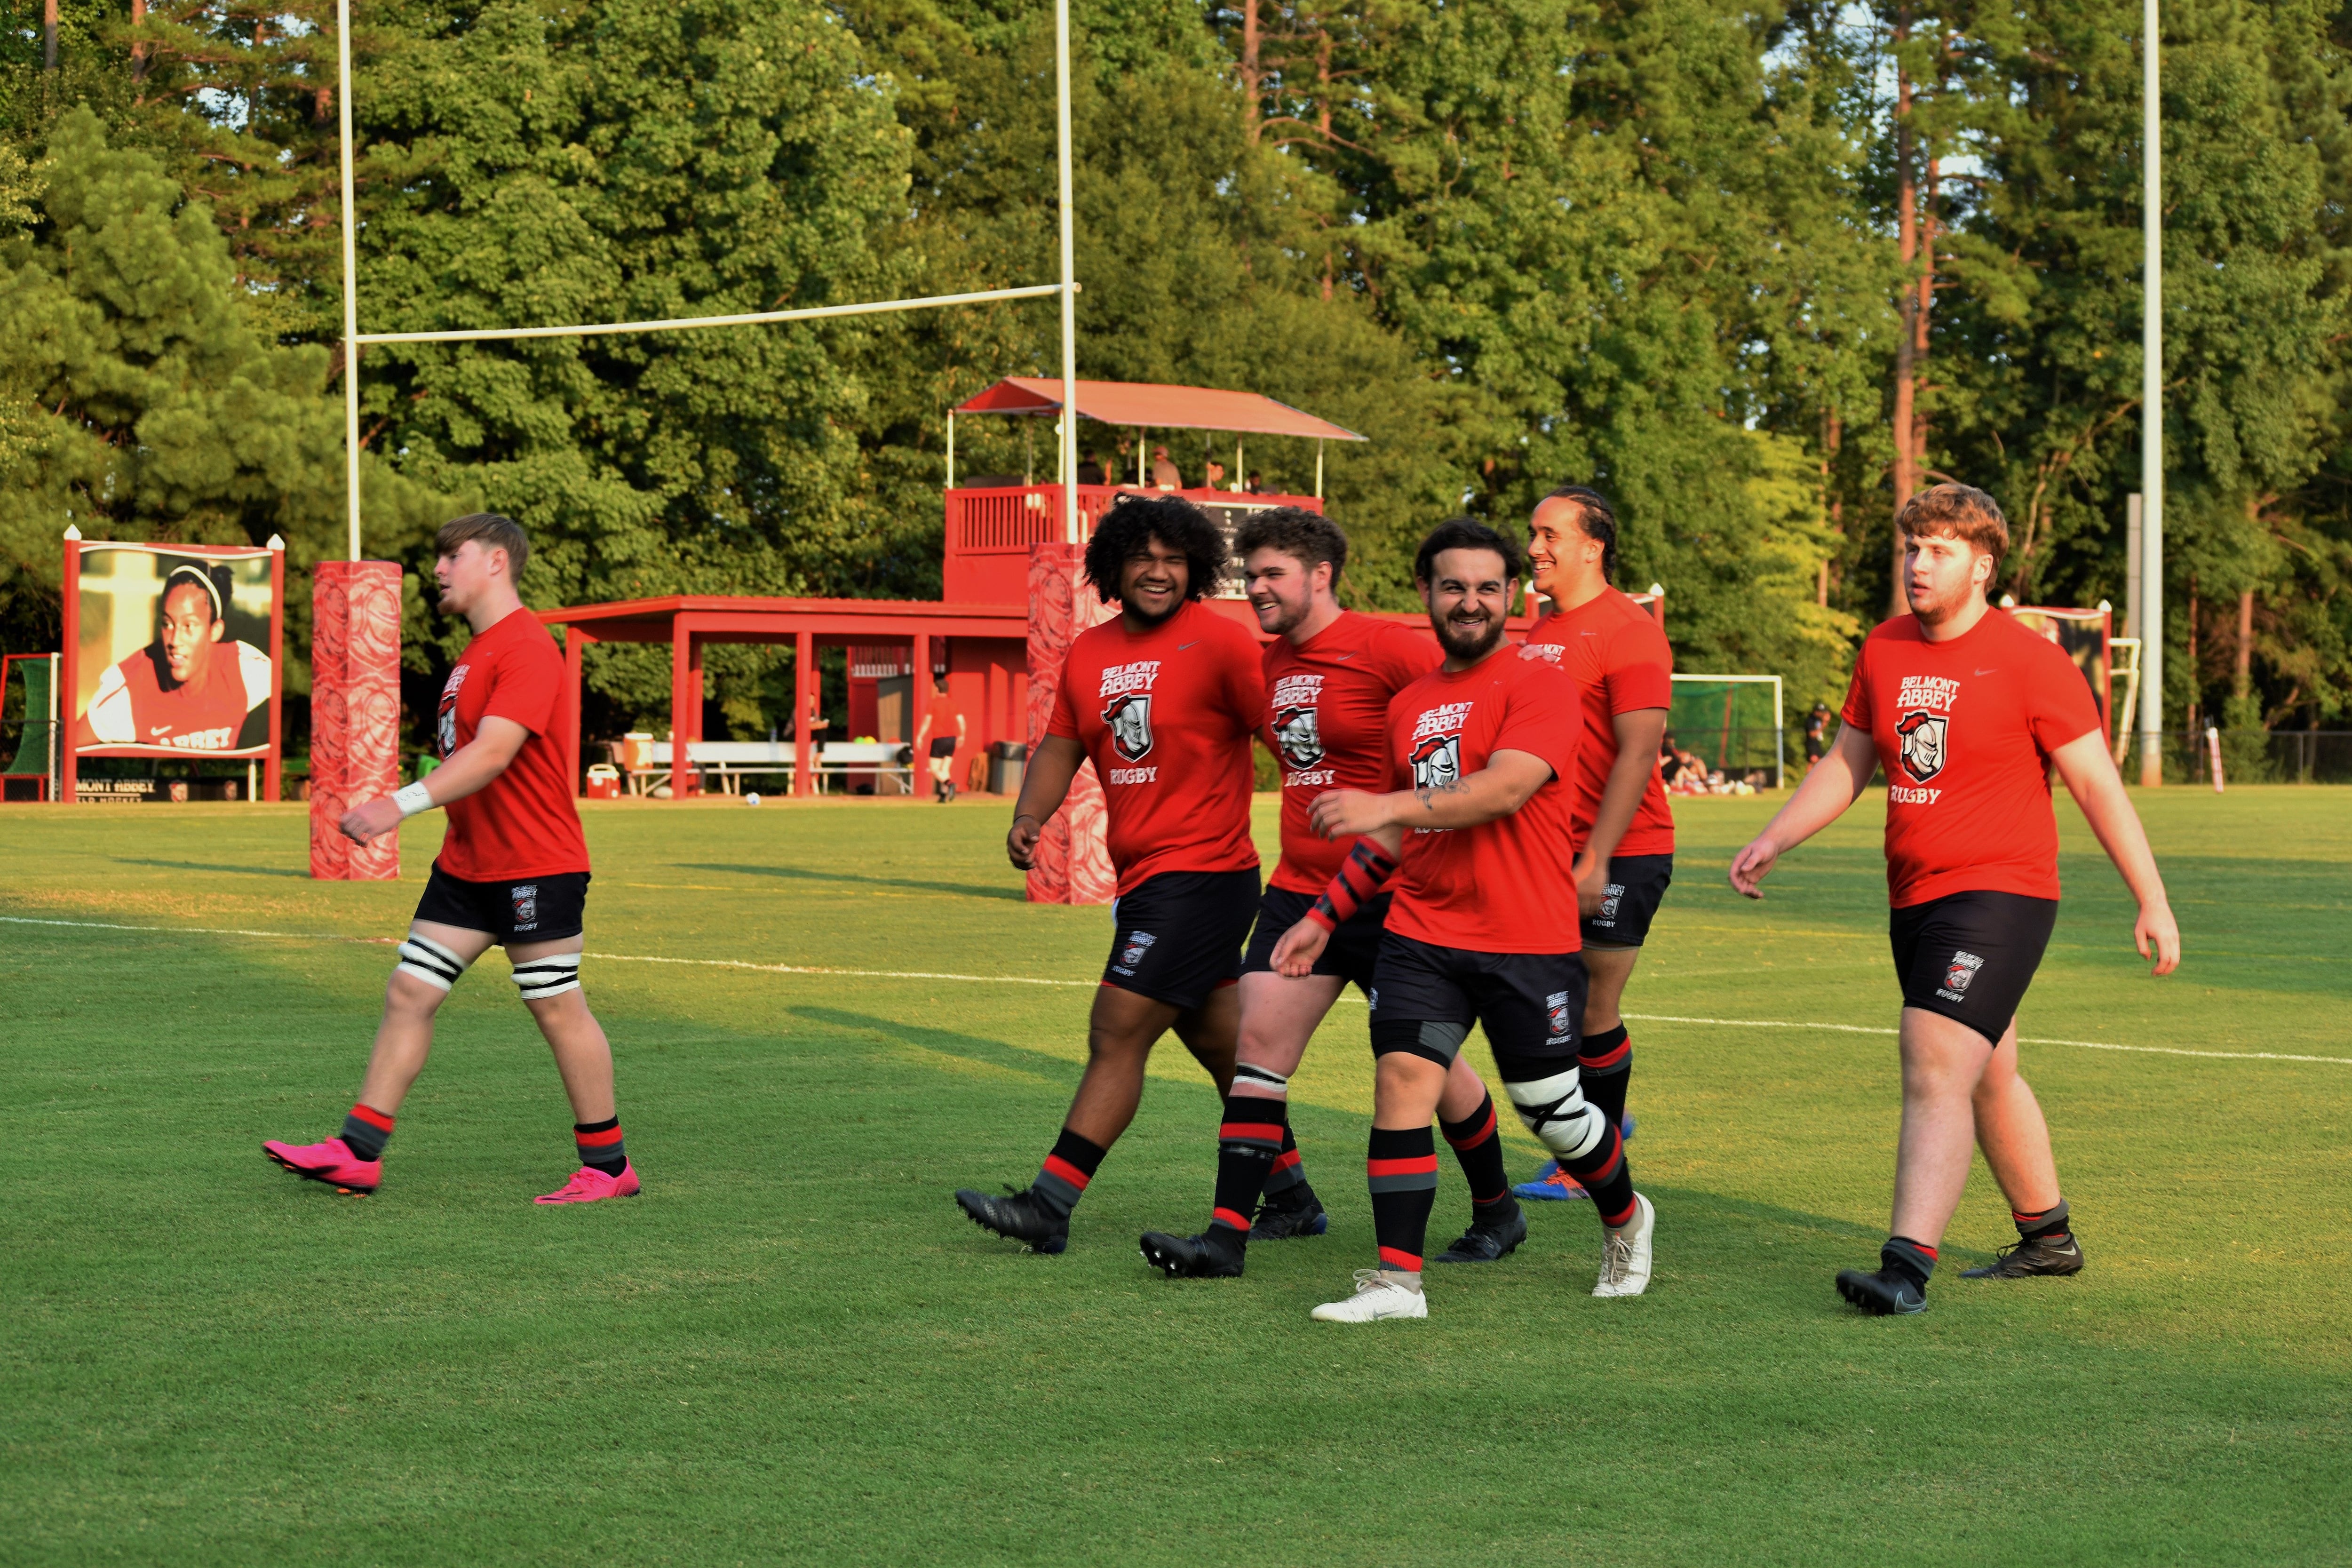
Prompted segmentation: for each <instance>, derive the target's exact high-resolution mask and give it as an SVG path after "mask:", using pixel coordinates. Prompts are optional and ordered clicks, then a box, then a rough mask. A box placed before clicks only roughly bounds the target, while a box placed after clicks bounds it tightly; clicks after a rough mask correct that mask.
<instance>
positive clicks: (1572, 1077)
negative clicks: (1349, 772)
mask: <svg viewBox="0 0 2352 1568" xmlns="http://www.w3.org/2000/svg"><path fill="white" fill-rule="evenodd" d="M1518 574H1519V563H1518V550H1517V547H1516V546H1515V545H1513V544H1512V543H1511V542H1510V541H1509V540H1507V539H1505V538H1504V537H1503V536H1502V535H1501V534H1499V533H1496V531H1494V530H1493V529H1491V528H1488V527H1486V525H1485V524H1484V523H1479V522H1473V521H1469V520H1468V519H1466V518H1457V519H1455V520H1454V521H1451V522H1447V523H1443V524H1441V525H1440V526H1439V527H1438V529H1437V531H1435V532H1433V533H1432V534H1431V535H1430V536H1429V538H1428V539H1427V540H1425V541H1423V544H1422V547H1421V551H1420V552H1419V554H1418V556H1417V557H1416V559H1415V561H1414V563H1413V576H1414V578H1415V579H1416V581H1417V582H1418V584H1419V585H1420V587H1421V592H1422V595H1423V600H1424V602H1426V604H1427V605H1428V606H1429V620H1430V625H1431V626H1432V627H1433V629H1434V630H1435V631H1436V633H1437V640H1438V643H1439V646H1440V647H1443V648H1444V651H1445V662H1444V664H1443V665H1442V666H1441V667H1440V668H1438V669H1437V670H1435V671H1434V672H1433V673H1431V674H1429V675H1426V676H1423V678H1422V679H1419V680H1416V681H1414V682H1413V683H1412V685H1411V686H1408V687H1406V688H1405V689H1403V690H1402V691H1400V692H1399V693H1397V695H1396V698H1395V700H1393V701H1391V703H1390V704H1389V722H1388V730H1389V743H1390V752H1389V754H1390V758H1391V765H1392V768H1393V770H1394V772H1393V774H1392V780H1393V782H1397V783H1409V786H1410V787H1407V788H1404V789H1401V790H1397V791H1394V792H1392V793H1389V794H1381V795H1375V794H1370V793H1368V792H1366V791H1362V790H1347V789H1342V790H1333V791H1330V792H1329V793H1328V794H1326V795H1322V796H1320V797H1318V799H1317V800H1316V802H1315V805H1314V807H1313V809H1312V810H1311V811H1310V813H1309V820H1310V822H1311V823H1312V824H1313V826H1314V827H1315V829H1316V831H1318V833H1321V834H1323V835H1324V836H1326V837H1332V838H1339V837H1348V836H1360V843H1359V844H1358V846H1357V848H1356V850H1355V851H1353V852H1352V854H1351V859H1352V860H1355V861H1356V862H1357V864H1359V865H1365V864H1366V861H1367V860H1368V859H1369V860H1370V861H1371V863H1370V866H1369V869H1370V870H1371V871H1372V872H1373V873H1374V874H1375V879H1376V880H1379V879H1382V878H1381V872H1382V871H1383V870H1384V869H1387V870H1392V871H1393V875H1394V880H1395V888H1396V891H1395V895H1394V899H1393V901H1392V903H1391V907H1390V910H1389V918H1388V929H1387V931H1385V932H1384V933H1383V934H1382V936H1381V949H1380V957H1379V960H1378V962H1377V963H1376V964H1375V966H1374V971H1373V976H1372V993H1371V1003H1372V1007H1371V1019H1372V1021H1371V1035H1372V1055H1373V1058H1374V1059H1375V1061H1376V1062H1377V1064H1378V1067H1377V1069H1376V1077H1375V1079H1374V1089H1373V1096H1374V1110H1373V1115H1372V1133H1371V1140H1370V1148H1369V1150H1368V1151H1367V1157H1366V1161H1365V1173H1366V1175H1367V1177H1368V1178H1369V1180H1370V1186H1371V1193H1372V1225H1373V1228H1374V1230H1375V1231H1376V1233H1377V1236H1378V1240H1379V1245H1380V1255H1379V1266H1378V1267H1377V1268H1366V1269H1360V1270H1358V1272H1357V1275H1356V1293H1355V1294H1354V1295H1353V1296H1352V1297H1349V1298H1348V1299H1346V1300H1339V1301H1328V1302H1326V1303H1324V1304H1323V1305H1322V1306H1319V1307H1318V1308H1316V1309H1315V1311H1314V1314H1313V1315H1314V1316H1315V1317H1316V1318H1317V1319H1318V1320H1320V1321H1325V1322H1340V1323H1368V1322H1373V1321H1378V1320H1381V1319H1384V1318H1425V1317H1427V1316H1428V1315H1429V1305H1428V1301H1427V1299H1426V1298H1425V1296H1424V1295H1423V1290H1422V1247H1423V1242H1424V1240H1425V1239H1426V1235H1427V1231H1428V1227H1429V1211H1430V1207H1431V1205H1432V1203H1433V1200H1434V1198H1435V1194H1436V1188H1437V1148H1436V1143H1435V1141H1434V1140H1433V1139H1432V1138H1431V1136H1430V1131H1429V1121H1430V1116H1431V1114H1432V1112H1433V1111H1435V1110H1437V1108H1438V1104H1439V1101H1440V1100H1441V1099H1442V1098H1443V1097H1444V1092H1445V1087H1446V1082H1447V1077H1448V1074H1449V1073H1450V1072H1451V1070H1452V1068H1453V1067H1454V1062H1455V1061H1456V1060H1457V1059H1458V1058H1459V1055H1460V1052H1461V1049H1462V1043H1463V1041H1464V1040H1465V1038H1467V1037H1468V1036H1469V1033H1470V1026H1471V1025H1472V1024H1474V1023H1475V1024H1479V1025H1482V1026H1484V1027H1485V1029H1486V1041H1487V1044H1488V1046H1489V1047H1492V1048H1493V1051H1494V1053H1495V1065H1496V1068H1498V1069H1499V1070H1500V1071H1501V1073H1502V1076H1503V1085H1504V1089H1505V1090H1506V1092H1507V1094H1508V1095H1509V1096H1510V1100H1511V1103H1512V1104H1513V1105H1514V1106H1515V1107H1517V1110H1518V1113H1519V1119H1520V1121H1523V1122H1525V1123H1526V1124H1527V1126H1528V1130H1529V1131H1532V1132H1533V1133H1534V1134H1535V1135H1536V1137H1537V1138H1538V1140H1540V1141H1541V1142H1542V1143H1543V1144H1544V1146H1545V1147H1546V1148H1548V1149H1549V1150H1551V1151H1552V1152H1553V1153H1554V1154H1556V1155H1558V1156H1559V1161H1560V1163H1562V1164H1564V1165H1566V1166H1567V1167H1568V1171H1569V1173H1570V1175H1572V1176H1574V1177H1575V1178H1576V1179H1577V1180H1578V1181H1579V1182H1580V1183H1582V1184H1583V1185H1584V1187H1585V1190H1586V1191H1588V1192H1590V1193H1591V1194H1592V1196H1593V1202H1594V1206H1595V1207H1596V1208H1597V1209H1598V1210H1599V1211H1600V1214H1601V1223H1602V1225H1603V1226H1604V1227H1605V1234H1604V1237H1603V1241H1602V1244H1601V1277H1600V1279H1599V1282H1598V1283H1597V1284H1596V1285H1595V1286H1594V1287H1593V1292H1592V1293H1593V1294H1594V1295H1596V1296H1638V1295H1640V1294H1641V1293H1642V1291H1643V1289H1645V1288H1647V1286H1648V1284H1649V1281H1650V1257H1651V1247H1650V1239H1651V1234H1652V1230H1653V1228H1654V1222H1655V1218H1656V1215H1655V1214H1654V1211H1653V1210H1652V1208H1651V1206H1650V1202H1649V1200H1648V1199H1647V1198H1645V1197H1643V1196H1642V1195H1641V1194H1638V1193H1636V1192H1635V1191H1634V1190H1633V1173H1632V1171H1631V1169H1630V1168H1629V1167H1628V1165H1627V1163H1626V1161H1625V1152H1624V1144H1623V1141H1622V1139H1621V1138H1620V1137H1619V1135H1618V1131H1617V1129H1616V1126H1615V1125H1614V1124H1613V1123H1612V1122H1611V1121H1610V1120H1609V1119H1608V1118H1607V1117H1606V1116H1604V1115H1602V1114H1601V1110H1600V1109H1599V1108H1598V1107H1597V1106H1594V1105H1592V1104H1591V1103H1590V1102H1589V1101H1587V1100H1585V1098H1584V1094H1583V1090H1582V1089H1581V1088H1580V1084H1579V1076H1578V1071H1577V1065H1576V1056H1577V1050H1576V1047H1577V1032H1578V1029H1579V1026H1580V1023H1581V1021H1582V1019H1583V1016H1584V991H1585V975H1584V959H1583V956H1582V954H1581V953H1580V952H1578V947H1579V938H1578V932H1577V925H1578V921H1577V915H1576V895H1575V888H1574V885H1573V883H1572V882H1571V881H1570V869H1569V866H1568V864H1567V863H1566V860H1565V858H1563V857H1562V856H1561V854H1560V852H1559V849H1560V846H1561V845H1562V844H1563V843H1565V842H1566V841H1567V839H1568V835H1569V809H1570V800H1571V798H1572V795H1573V790H1574V784H1575V779H1576V753H1577V748H1578V744H1579V742H1580V739H1581V737H1582V731H1583V725H1584V718H1583V710H1582V707H1581V704H1580V700H1579V696H1578V693H1577V690H1576V687H1575V685H1574V683H1573V682H1571V681H1570V679H1568V678H1567V677H1565V676H1564V675H1562V674H1561V673H1560V671H1559V668H1557V667H1555V666H1553V665H1551V664H1549V663H1548V662H1546V661H1544V660H1542V659H1526V658H1519V657H1518V655H1517V652H1516V651H1512V650H1508V649H1507V648H1506V647H1505V644H1504V641H1503V623H1504V617H1505V616H1506V615H1507V614H1508V612H1509V607H1510V602H1511V596H1512V595H1513V594H1514V593H1515V592H1516V591H1517V586H1518V583H1517V579H1518ZM1374 858H1376V859H1374ZM1358 896H1359V895H1358V892H1357V887H1356V884H1355V883H1354V881H1353V880H1352V879H1349V878H1348V877H1346V876H1344V875H1343V876H1341V877H1339V878H1334V879H1332V882H1331V884H1330V886H1329V887H1328V889H1326V890H1325V893H1324V897H1323V900H1322V901H1320V902H1318V905H1317V907H1316V908H1315V910H1312V911H1311V912H1310V913H1309V914H1308V915H1307V918H1306V919H1305V920H1303V921H1299V923H1298V924H1297V925H1296V926H1294V927H1292V928H1291V930H1290V931H1288V932H1286V934H1285V935H1284V937H1283V938H1282V940H1281V942H1278V943H1276V947H1275V951H1274V965H1275V967H1276V969H1277V970H1279V971H1280V972H1281V973H1285V974H1289V975H1298V974H1304V973H1307V972H1308V971H1309V970H1310V969H1311V968H1312V966H1313V963H1314V961H1315V960H1316V959H1317V958H1318V957H1320V956H1321V954H1322V952H1323V949H1324V946H1325V944H1326V943H1327V942H1328V941H1329V940H1330V936H1331V932H1332V931H1333V930H1334V929H1335V928H1336V927H1337V926H1338V925H1339V924H1340V923H1341V921H1342V920H1343V919H1344V917H1345V915H1346V913H1347V910H1348V906H1349V904H1350V903H1352V902H1354V901H1355V900H1357V898H1358Z"/></svg>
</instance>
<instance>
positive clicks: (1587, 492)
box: [1544, 485, 1617, 583]
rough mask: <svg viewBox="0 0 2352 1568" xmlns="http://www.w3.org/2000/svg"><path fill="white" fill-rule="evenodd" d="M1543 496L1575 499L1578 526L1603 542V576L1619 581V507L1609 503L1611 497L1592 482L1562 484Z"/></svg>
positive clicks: (1591, 538) (1555, 498)
mask: <svg viewBox="0 0 2352 1568" xmlns="http://www.w3.org/2000/svg"><path fill="white" fill-rule="evenodd" d="M1544 500H1564V501H1573V502H1575V503H1576V526H1577V527H1579V528H1580V529H1582V530H1583V531H1584V537H1585V538H1587V539H1590V540H1593V541H1595V542H1598V543H1599V544H1600V546H1601V581H1602V582H1604V583H1614V582H1616V581H1617V509H1616V508H1615V507H1612V506H1611V505H1610V504H1609V498H1608V497H1607V496H1604V495H1602V494H1601V492H1600V491H1599V490H1596V489H1593V488H1592V487H1591V486H1590V485H1562V486H1560V487H1559V489H1556V490H1554V491H1552V492H1551V494H1549V495H1548V496H1546V497H1544Z"/></svg>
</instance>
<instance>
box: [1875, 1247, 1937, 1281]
mask: <svg viewBox="0 0 2352 1568" xmlns="http://www.w3.org/2000/svg"><path fill="white" fill-rule="evenodd" d="M1878 1262H1879V1266H1880V1267H1881V1268H1892V1269H1894V1270H1895V1272H1896V1273H1898V1274H1903V1275H1906V1276H1908V1277H1909V1279H1910V1280H1911V1283H1913V1284H1914V1285H1916V1286H1917V1287H1919V1289H1920V1292H1921V1293H1922V1294H1925V1293H1926V1291H1927V1276H1929V1275H1930V1274H1933V1273H1934V1272H1935V1271H1936V1249H1935V1248H1934V1247H1930V1246H1928V1245H1927V1243H1926V1242H1924V1241H1914V1240H1912V1239H1911V1238H1910V1237H1907V1236H1890V1237H1887V1238H1886V1245H1885V1246H1884V1247H1880V1248H1879V1249H1878Z"/></svg>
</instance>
